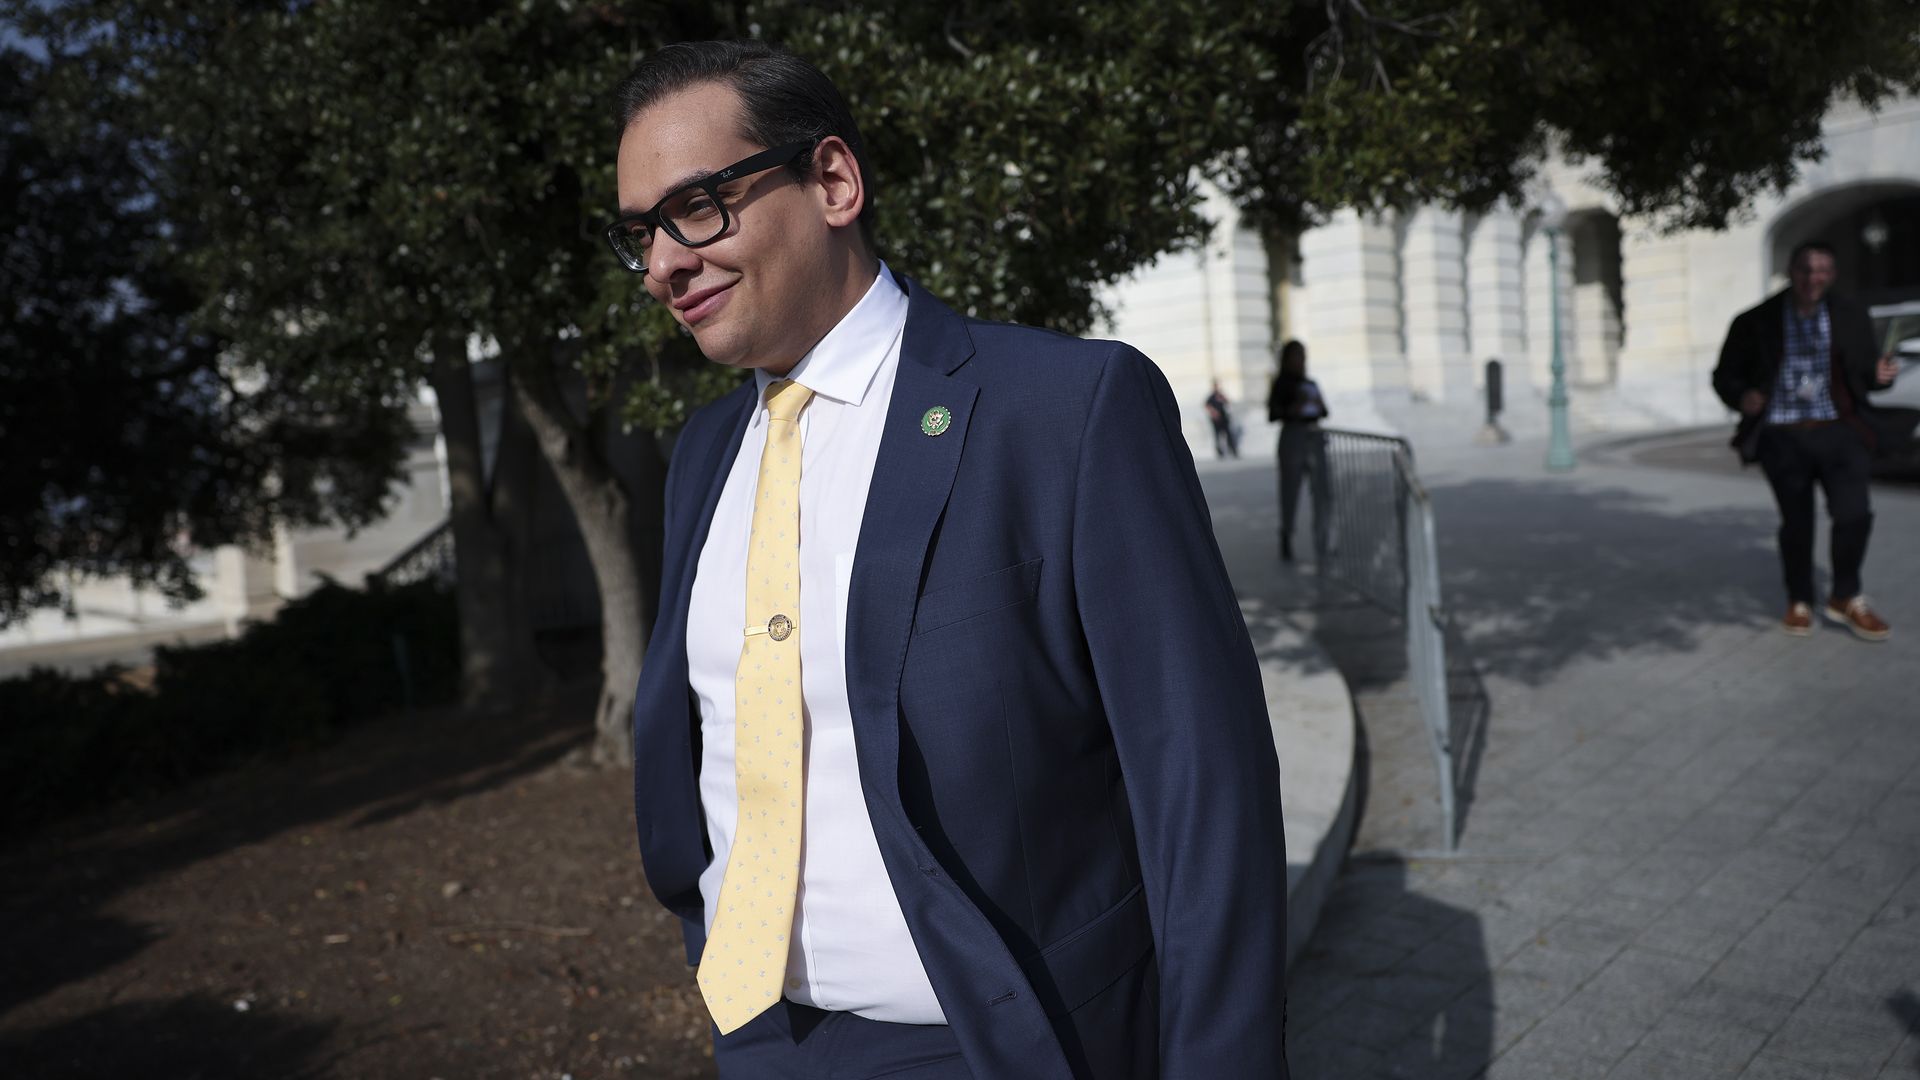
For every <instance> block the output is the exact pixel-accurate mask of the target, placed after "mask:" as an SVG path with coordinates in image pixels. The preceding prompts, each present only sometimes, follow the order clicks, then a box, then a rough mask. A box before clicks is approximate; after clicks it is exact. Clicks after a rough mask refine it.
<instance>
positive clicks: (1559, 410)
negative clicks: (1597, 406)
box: [1539, 189, 1573, 472]
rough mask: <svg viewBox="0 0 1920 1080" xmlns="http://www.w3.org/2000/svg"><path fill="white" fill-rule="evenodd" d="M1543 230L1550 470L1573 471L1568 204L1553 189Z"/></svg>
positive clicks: (1543, 210)
mask: <svg viewBox="0 0 1920 1080" xmlns="http://www.w3.org/2000/svg"><path fill="white" fill-rule="evenodd" d="M1539 210H1540V230H1541V231H1542V232H1544V233H1546V234H1547V302H1548V303H1549V304H1551V305H1552V307H1553V315H1552V318H1551V320H1550V321H1551V323H1552V331H1553V366H1552V369H1551V370H1552V372H1553V388H1552V390H1550V391H1549V392H1548V393H1547V417H1548V421H1549V423H1550V425H1551V426H1550V428H1549V431H1548V435H1547V470H1548V471H1549V472H1566V471H1567V470H1569V469H1571V468H1573V436H1572V434H1571V433H1570V432H1569V431H1568V429H1567V355H1566V349H1565V348H1564V346H1563V345H1562V343H1561V340H1560V232H1561V230H1562V229H1563V228H1564V227H1565V226H1566V223H1567V204H1566V202H1565V201H1564V200H1562V199H1561V198H1560V196H1559V195H1556V194H1555V193H1554V192H1553V190H1552V189H1548V190H1547V192H1546V193H1545V194H1544V195H1542V196H1541V197H1540V202H1539Z"/></svg>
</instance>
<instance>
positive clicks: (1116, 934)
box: [1020, 885, 1153, 1016]
mask: <svg viewBox="0 0 1920 1080" xmlns="http://www.w3.org/2000/svg"><path fill="white" fill-rule="evenodd" d="M1152 951H1153V924H1152V922H1151V921H1150V920H1149V919H1148V918H1147V894H1146V890H1145V889H1143V888H1142V887H1141V886H1139V885H1135V886H1134V887H1133V889H1132V891H1130V892H1128V893H1127V895H1126V896H1124V897H1122V898H1121V899H1120V902H1119V903H1117V904H1115V905H1113V906H1112V907H1111V908H1108V909H1107V910H1106V911H1104V912H1102V913H1101V914H1099V915H1096V916H1094V918H1093V920H1092V921H1091V922H1089V923H1087V924H1086V925H1085V926H1082V927H1081V928H1080V929H1078V930H1075V931H1074V932H1072V933H1070V934H1068V935H1067V936H1066V937H1064V938H1062V939H1061V940H1059V941H1056V942H1054V943H1053V944H1051V945H1049V946H1047V947H1046V948H1045V949H1042V950H1041V951H1040V954H1039V955H1038V956H1030V957H1028V958H1027V959H1025V960H1022V961H1021V962H1020V966H1021V967H1022V968H1023V969H1025V971H1026V974H1027V981H1028V982H1029V983H1031V984H1032V985H1033V990H1034V993H1036V994H1038V995H1039V997H1040V1004H1041V1007H1042V1008H1044V1009H1046V1010H1047V1011H1048V1012H1049V1013H1052V1014H1054V1015H1056V1016H1064V1015H1065V1014H1067V1013H1069V1012H1071V1011H1073V1010H1074V1009H1076V1008H1078V1007H1079V1006H1081V1005H1083V1004H1085V1003H1086V1002H1087V1001H1088V1000H1089V999H1091V998H1092V997H1093V996H1094V995H1095V994H1098V993H1099V992H1100V991H1102V990H1105V989H1106V988H1107V987H1109V986H1111V985H1113V982H1114V980H1116V979H1118V978H1120V977H1121V976H1122V975H1125V974H1126V973H1127V972H1128V971H1129V970H1131V969H1132V968H1133V966H1134V965H1135V964H1138V963H1139V962H1140V960H1141V958H1142V957H1144V956H1146V955H1147V954H1148V953H1150V952H1152Z"/></svg>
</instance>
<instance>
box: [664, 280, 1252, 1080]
mask: <svg viewBox="0 0 1920 1080" xmlns="http://www.w3.org/2000/svg"><path fill="white" fill-rule="evenodd" d="M901 280H902V283H903V284H904V285H905V287H906V289H907V293H908V304H909V307H908V313H907V325H906V332H905V336H904V337H903V338H902V340H901V345H900V367H899V374H898V376H897V381H896V382H895V384H894V388H893V400H892V402H891V404H890V405H889V406H888V413H887V428H886V434H885V435H884V436H883V437H882V439H881V441H880V450H879V456H878V459H877V461H876V464H875V466H874V470H873V483H872V487H871V489H870V491H869V493H868V496H867V510H866V517H865V519H864V520H863V522H862V524H861V529H860V543H859V554H858V558H857V559H856V560H855V561H854V565H853V578H852V585H851V590H850V593H849V595H848V598H847V613H846V619H847V622H846V675H847V703H848V705H849V706H850V707H851V709H852V718H853V729H854V740H855V745H856V748H857V752H858V755H859V764H860V780H861V787H862V791H863V794H864V795H865V797H866V802H867V808H868V811H869V812H870V813H871V815H872V819H873V830H874V837H875V839H876V840H877V841H878V842H879V846H880V854H881V857H882V859H883V860H884V861H885V863H886V867H887V874H888V877H889V878H890V880H891V884H892V886H893V890H894V893H895V894H896V895H897V896H898V897H899V900H900V906H901V910H902V913H903V914H905V916H906V920H907V925H908V927H909V929H910V930H911V931H912V933H913V940H914V944H915V946H916V947H917V948H918V950H919V953H920V959H921V961H922V962H923V963H924V964H925V965H926V969H927V976H928V978H929V979H930V980H931V981H932V983H933V989H934V993H935V994H937V995H938V997H939V999H940V1005H941V1008H942V1009H943V1010H945V1012H946V1016H947V1020H948V1021H949V1023H951V1024H952V1026H953V1033H954V1036H955V1037H956V1038H957V1039H958V1040H959V1043H960V1046H961V1049H962V1051H963V1052H964V1054H965V1057H966V1063H967V1066H968V1068H969V1069H970V1070H971V1071H972V1073H973V1075H975V1076H979V1077H994V1078H999V1077H1019V1078H1021V1080H1070V1078H1071V1080H1154V1078H1158V1077H1162V1076H1166V1077H1200V1076H1204V1077H1208V1078H1209V1080H1240V1078H1248V1080H1252V1078H1256V1077H1257V1078H1259V1080H1284V1078H1285V1077H1286V1075H1287V1066H1286V1059H1285V1054H1284V1043H1283V1028H1282V1024H1281V1019H1282V1012H1281V1003H1282V1000H1283V997H1284V989H1283V987H1284V968H1285V963H1286V962H1285V957H1286V947H1287V925H1286V909H1287V899H1286V898H1287V858H1286V851H1285V845H1284V842H1283V839H1282V837H1283V829H1282V825H1281V815H1280V786H1279V766H1278V761H1277V758H1276V756H1275V748H1274V745H1273V736H1272V728H1271V726H1270V725H1269V722H1268V717H1267V702H1266V695H1265V691H1264V689H1263V687H1262V684H1261V679H1260V666H1259V662H1258V661H1257V660H1256V659H1255V657H1254V651H1253V645H1252V642H1251V641H1250V639H1249V638H1248V636H1247V626H1246V621H1245V619H1244V618H1243V617H1242V616H1241V613H1240V608H1239V605H1238V602H1237V601H1236V600H1235V599H1234V594H1233V585H1232V583H1231V582H1230V581H1229V580H1228V578H1227V571H1226V567H1225V565H1224V563H1223V562H1222V561H1221V557H1220V550H1219V547H1218V545H1217V544H1216V543H1215V541H1214V536H1213V529H1212V526H1211V525H1210V523H1209V519H1208V516H1207V502H1206V496H1205V495H1204V494H1202V492H1201V490H1200V484H1199V481H1198V479H1197V478H1196V476H1195V474H1194V468H1193V458H1192V456H1191V455H1190V454H1189V453H1188V452H1187V444H1186V441H1185V439H1184V438H1182V437H1181V434H1180V411H1179V407H1178V406H1177V405H1176V404H1175V403H1174V398H1173V395H1172V393H1171V391H1169V390H1168V388H1167V382H1166V379H1165V378H1163V377H1162V376H1161V374H1160V371H1159V369H1158V368H1156V367H1154V365H1153V363H1152V362H1151V361H1149V360H1148V359H1147V358H1146V357H1144V356H1142V355H1140V354H1139V353H1138V352H1135V351H1134V350H1133V349H1130V348H1128V347H1127V346H1125V345H1120V344H1116V343H1114V342H1098V341H1082V340H1080V339H1078V338H1070V337H1062V336H1060V335H1057V334H1050V333H1045V332H1042V331H1038V330H1030V329H1025V328H1022V327H1014V326H1005V325H999V324H994V323H984V322H976V321H974V320H971V319H965V318H962V317H960V316H959V315H957V314H955V313H954V312H952V311H951V310H949V309H948V308H947V307H946V306H944V305H943V304H941V303H940V302H939V301H938V300H936V299H934V298H933V297H932V296H931V295H930V294H929V293H927V292H926V291H925V290H924V289H922V288H921V287H920V286H919V285H917V284H914V283H912V282H910V281H907V280H906V279H904V278H903V279H901ZM753 402H754V396H753V389H752V384H747V385H746V386H743V387H742V388H741V389H740V390H736V391H735V392H733V393H732V394H729V395H727V396H726V397H724V398H722V399H720V400H719V401H718V402H715V403H714V404H712V405H709V406H707V407H706V408H705V409H702V410H701V411H699V412H698V413H696V414H695V415H694V416H693V417H692V418H690V419H689V420H688V421H687V426H686V429H685V431H684V433H683V434H682V435H681V436H680V441H679V444H678V445H677V447H676V448H675V450H674V454H673V463H672V466H671V468H670V469H669V470H668V476H667V492H666V494H667V501H666V526H665V528H666V552H665V567H664V575H663V577H664V581H663V587H662V589H661V592H660V617H659V622H658V623H657V625H656V626H655V628H654V633H653V640H652V642H651V644H650V646H649V648H648V651H647V657H646V664H645V666H644V667H643V668H642V669H641V675H640V684H639V688H638V692H637V694H636V698H635V702H634V804H635V809H636V811H637V813H638V819H639V833H640V847H641V852H642V857H643V861H644V864H645V867H646V876H647V881H648V883H649V884H650V885H651V886H652V887H653V892H654V894H655V895H656V896H658V897H659V898H660V899H661V900H662V901H663V902H664V903H665V904H666V905H667V907H668V908H670V909H671V910H673V912H674V913H675V914H677V915H679V916H680V917H681V918H682V919H683V920H685V922H684V926H685V930H686V938H687V946H688V948H687V955H688V959H689V960H697V959H698V957H699V954H700V950H701V948H702V947H703V945H704V944H705V934H704V911H703V908H702V898H701V895H700V890H699V877H700V873H701V871H702V870H704V869H705V868H706V866H707V863H708V861H709V860H710V858H711V855H710V853H709V852H708V851H707V850H706V828H705V819H704V814H703V811H702V809H701V805H700V794H699V776H698V769H699V761H700V746H699V743H698V734H699V728H700V723H699V716H698V711H697V709H696V708H695V707H694V705H693V701H692V696H691V693H690V691H689V689H688V681H687V654H686V636H687V607H688V604H689V598H690V592H691V589H692V584H693V578H694V576H695V570H696V567H697V565H698V562H699V555H700V549H701V547H702V546H703V545H704V544H705V542H706V535H707V529H708V526H709V524H710V523H711V522H712V520H713V512H714V505H715V503H716V502H717V501H718V500H719V498H720V492H721V489H722V487H723V486H724V485H725V482H726V478H727V474H728V471H729V469H730V468H731V466H732V463H733V458H734V455H735V454H736V453H737V451H738V450H739V446H740V440H741V433H742V432H743V431H744V429H745V427H746V425H747V421H748V419H749V417H750V416H751V413H752V409H753ZM934 406H945V407H947V408H948V409H950V410H951V411H952V425H951V427H950V428H949V429H948V430H946V431H945V432H944V433H943V434H941V435H940V436H939V437H938V438H930V437H929V436H928V435H927V434H925V433H924V429H923V428H922V427H921V423H920V418H921V417H922V416H923V415H925V414H926V412H927V410H928V409H929V408H931V407H934ZM963 450H964V453H963Z"/></svg>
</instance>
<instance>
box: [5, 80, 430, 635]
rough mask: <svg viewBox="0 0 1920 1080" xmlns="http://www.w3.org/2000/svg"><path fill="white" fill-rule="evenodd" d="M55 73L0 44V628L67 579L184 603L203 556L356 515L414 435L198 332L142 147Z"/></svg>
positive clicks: (379, 403) (377, 402)
mask: <svg viewBox="0 0 1920 1080" xmlns="http://www.w3.org/2000/svg"><path fill="white" fill-rule="evenodd" d="M48 78H49V75H48V71H47V69H46V67H45V65H44V64H43V63H41V62H40V61H38V60H36V59H35V58H33V57H32V56H29V55H27V54H25V53H23V52H21V51H19V50H17V49H7V50H4V52H0V205H4V206H6V207H7V208H8V214H9V227H8V228H7V229H6V230H5V231H4V233H3V234H0V298H4V299H0V545H4V553H0V624H4V623H5V622H7V621H9V620H10V619H12V618H16V617H18V616H20V615H21V614H23V613H24V612H25V611H27V610H29V609H31V608H33V607H37V606H42V605H46V604H49V603H53V602H57V600H58V599H59V592H58V589H57V588H56V587H55V580H54V579H55V574H56V572H57V571H72V572H77V573H83V574H101V575H107V574H125V575H127V576H129V577H130V578H132V580H134V581H135V582H138V583H140V584H143V585H150V586H155V587H157V588H158V589H160V590H161V591H162V592H164V593H165V594H167V595H170V596H175V597H181V598H188V597H192V596H194V595H197V592H198V589H197V586H196V584H195V582H194V579H193V574H192V571H191V569H190V567H189V566H188V561H187V560H188V556H189V554H190V553H191V552H192V551H194V550H195V549H207V548H211V547H214V546H218V545H222V544H229V543H257V542H261V541H264V540H265V539H266V538H267V537H268V536H270V535H271V533H272V530H273V527H274V525H275V523H276V522H285V523H291V524H304V523H312V522H319V521H328V520H339V521H345V522H347V523H349V524H352V523H364V522H366V521H368V520H370V519H371V518H373V517H375V516H377V515H378V513H379V511H380V506H381V501H382V498H383V496H384V495H385V493H386V489H387V486H388V484H389V482H390V480H391V479H392V478H393V476H394V474H395V469H394V462H395V460H396V459H397V455H398V453H399V450H400V447H401V446H403V445H404V440H405V439H406V438H407V437H409V436H410V434H411V432H410V430H409V429H408V428H407V426H406V424H405V417H404V414H403V413H402V412H401V411H400V410H399V409H397V408H395V407H394V403H393V402H392V401H390V400H388V399H385V398H383V397H381V396H380V395H378V394H374V395H366V394H362V393H360V392H359V388H357V387H337V386H336V387H332V388H331V389H330V390H329V391H328V392H314V386H313V384H314V382H315V379H314V378H313V377H305V378H302V377H294V378H278V379H274V380H263V379H261V378H260V377H259V372H258V370H257V369H256V368H255V367H254V366H253V365H251V364H249V363H247V362H246V361H245V360H244V359H243V354H242V353H241V352H238V351H230V350H227V349H226V348H225V346H226V344H227V342H226V341H224V340H223V339H222V338H221V337H219V336H218V335H216V334H212V333H209V332H207V331H205V330H202V329H199V328H197V327H195V326H194V325H193V324H192V323H191V321H190V317H191V316H192V314H193V313H194V311H195V309H196V308H197V307H198V306H199V305H198V298H199V294H197V293H196V292H195V291H194V290H193V289H192V287H191V286H190V285H189V284H188V283H187V281H186V280H185V279H184V278H183V277H181V276H180V275H179V274H178V273H177V272H176V270H175V268H174V267H173V266H172V265H170V260H169V253H170V251H171V250H172V249H173V248H174V246H175V245H176V244H178V243H179V242H180V241H181V234H180V233H179V232H178V229H177V226H176V225H175V224H174V223H173V222H171V221H169V220H168V219H167V218H166V217H165V216H164V215H163V214H162V213H161V211H160V207H159V203H158V202H157V201H156V199H155V197H154V192H153V191H152V190H151V189H150V188H148V186H147V185H146V183H145V176H146V170H147V166H148V160H147V157H146V155H147V152H148V147H146V146H144V145H143V144H142V143H141V141H140V140H139V139H137V138H135V137H133V136H132V135H131V134H130V133H129V132H127V131H125V130H124V129H121V128H119V127H117V126H116V125H115V124H113V123H112V122H111V117H110V116H109V115H107V114H102V113H97V112H95V111H93V110H91V109H80V110H76V111H71V112H67V113H64V114H62V113H60V112H59V111H58V109H57V103H58V99H57V98H55V97H53V96H51V95H49V94H48V92H47V91H48V90H49V86H48V82H47V80H48ZM341 391H346V392H341Z"/></svg>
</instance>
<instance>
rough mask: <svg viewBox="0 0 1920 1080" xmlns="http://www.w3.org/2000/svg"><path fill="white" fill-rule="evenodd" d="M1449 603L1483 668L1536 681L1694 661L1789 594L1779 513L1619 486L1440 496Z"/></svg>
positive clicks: (1531, 487)
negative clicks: (1637, 653)
mask: <svg viewBox="0 0 1920 1080" xmlns="http://www.w3.org/2000/svg"><path fill="white" fill-rule="evenodd" d="M1433 498H1434V503H1435V505H1436V507H1437V513H1438V517H1439V521H1440V527H1439V547H1440V569H1441V576H1442V580H1443V590H1444V596H1445V599H1446V603H1447V606H1448V608H1449V609H1450V610H1451V611H1452V612H1453V614H1454V619H1455V622H1456V625H1457V626H1458V627H1459V628H1460V630H1461V632H1462V634H1463V635H1464V636H1466V637H1467V638H1469V639H1470V640H1471V641H1472V642H1473V647H1474V650H1475V653H1476V654H1477V655H1478V656H1479V657H1480V658H1481V659H1482V660H1483V661H1484V662H1485V666H1486V669H1488V670H1493V671H1497V672H1499V673H1500V674H1501V675H1503V676H1506V677H1510V678H1514V679H1518V680H1520V681H1522V682H1526V683H1529V684H1535V685H1537V684H1540V683H1542V682H1545V681H1546V680H1547V679H1548V678H1550V677H1551V676H1552V675H1553V674H1554V673H1555V672H1557V671H1559V670H1560V669H1561V668H1563V667H1565V666H1566V665H1568V664H1569V663H1572V662H1574V661H1576V660H1584V659H1594V658H1604V657H1606V656H1609V655H1612V654H1615V653H1620V652H1626V651H1629V650H1638V649H1656V650H1661V651H1690V650H1692V649H1693V648H1695V647H1696V645H1697V643H1698V640H1699V637H1700V634H1701V632H1702V630H1704V629H1706V628H1708V627H1710V626H1715V625H1728V624H1743V623H1745V624H1752V623H1754V622H1755V621H1756V620H1758V619H1763V618H1765V617H1766V616H1767V615H1768V614H1769V613H1770V612H1771V611H1772V608H1773V606H1775V605H1774V600H1775V599H1776V598H1777V597H1778V596H1779V595H1780V594H1781V591H1782V590H1781V585H1780V580H1779V563H1778V560H1777V558H1776V556H1775V553H1774V532H1775V530H1776V529H1777V528H1778V524H1779V523H1778V521H1777V520H1776V518H1775V516H1774V514H1773V512H1772V510H1771V509H1767V510H1729V509H1712V510H1700V511H1695V512H1690V513H1689V512H1682V513H1675V512H1673V511H1672V510H1670V509H1667V508H1666V507H1665V505H1664V504H1663V503H1662V502H1661V501H1660V500H1658V499H1654V498H1650V497H1648V496H1643V495H1639V494H1636V493H1634V492H1631V491H1625V490H1620V489H1608V490H1601V491H1593V490H1590V489H1576V488H1572V487H1568V486H1564V485H1559V484H1555V483H1546V482H1518V481H1512V480H1473V481H1468V482H1466V483H1460V484H1453V485H1450V486H1447V487H1441V488H1436V489H1434V491H1433Z"/></svg>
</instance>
